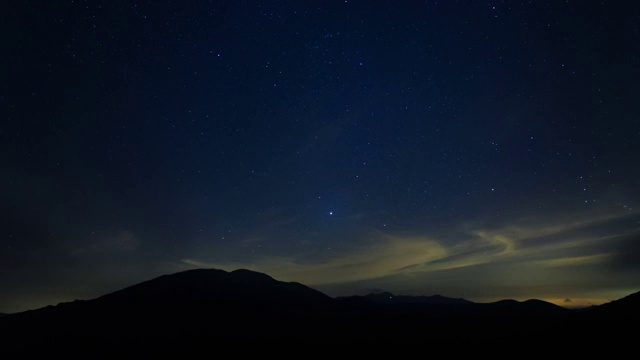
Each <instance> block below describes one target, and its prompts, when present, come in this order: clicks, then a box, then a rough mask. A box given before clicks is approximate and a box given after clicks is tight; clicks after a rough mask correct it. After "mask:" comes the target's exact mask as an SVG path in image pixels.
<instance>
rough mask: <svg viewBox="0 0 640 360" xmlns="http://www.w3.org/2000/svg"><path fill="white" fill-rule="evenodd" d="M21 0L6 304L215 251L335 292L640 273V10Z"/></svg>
mask: <svg viewBox="0 0 640 360" xmlns="http://www.w3.org/2000/svg"><path fill="white" fill-rule="evenodd" d="M622 3H623V2H621V1H616V2H613V1H611V2H609V1H602V2H598V3H596V2H591V1H587V2H583V1H555V0H554V1H517V2H516V1H471V0H470V1H455V2H454V1H445V0H441V1H414V0H411V1H409V0H407V1H364V0H362V1H357V0H348V1H344V0H342V1H310V0H304V1H294V0H289V1H249V0H245V1H231V0H227V1H224V0H216V1H185V2H182V1H77V0H76V1H47V2H23V1H12V2H11V4H9V5H6V6H5V8H4V9H3V11H2V13H3V14H2V20H1V21H0V23H1V24H2V25H0V28H1V29H2V31H1V32H0V38H1V39H2V40H1V44H2V46H1V47H0V49H1V50H0V59H1V64H2V72H1V73H0V76H1V80H2V81H0V84H1V85H2V86H1V93H0V109H1V111H2V121H1V122H0V312H13V311H20V310H26V309H31V308H35V307H40V306H45V305H49V304H56V303H58V302H61V301H71V300H74V299H77V298H81V299H88V298H93V297H96V296H99V295H102V294H104V293H107V292H111V291H114V290H118V289H120V288H122V287H125V286H128V285H132V284H134V283H137V282H140V281H144V280H148V279H150V278H152V277H155V276H159V275H163V274H167V273H172V272H177V271H182V270H186V269H191V268H199V267H215V268H221V269H225V270H233V269H236V268H247V269H251V270H256V271H261V272H265V273H268V274H269V275H271V276H273V277H275V278H276V279H279V280H287V281H298V282H302V283H305V284H307V285H310V286H312V287H314V288H316V289H319V290H321V291H323V292H325V293H327V294H329V295H332V296H338V295H355V294H365V293H368V292H371V291H379V290H387V291H391V292H394V293H398V294H414V295H422V294H424V295H432V294H442V295H446V296H452V297H464V298H467V299H469V300H473V301H492V300H497V299H503V298H513V299H520V300H523V299H528V298H540V299H544V300H548V301H552V302H555V303H557V304H560V305H563V306H583V305H587V304H590V303H593V304H598V303H601V302H603V301H608V300H610V299H616V298H619V297H622V296H624V295H627V294H629V293H631V292H635V291H638V290H640V166H639V165H640V160H639V158H640V11H639V9H638V7H636V6H633V5H626V7H625V5H622Z"/></svg>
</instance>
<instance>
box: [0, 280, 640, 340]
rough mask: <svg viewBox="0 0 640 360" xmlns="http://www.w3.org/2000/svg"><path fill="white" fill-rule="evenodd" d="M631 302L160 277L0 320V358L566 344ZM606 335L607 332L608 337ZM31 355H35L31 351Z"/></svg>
mask: <svg viewBox="0 0 640 360" xmlns="http://www.w3.org/2000/svg"><path fill="white" fill-rule="evenodd" d="M639 310H640V293H635V294H632V295H630V296H628V297H626V298H623V299H620V300H617V301H614V302H611V303H609V304H605V305H602V306H599V307H594V308H592V309H588V310H584V311H581V312H575V311H571V310H568V309H565V308H562V307H559V306H557V305H554V304H551V303H548V302H545V301H541V300H528V301H524V302H519V301H515V300H503V301H498V302H494V303H486V304H481V303H473V302H471V301H468V300H465V299H454V298H448V297H444V296H440V295H434V296H396V295H393V294H391V293H378V294H369V295H367V296H355V297H342V298H336V299H333V298H331V297H329V296H327V295H325V294H323V293H321V292H319V291H316V290H314V289H312V288H309V287H307V286H305V285H302V284H299V283H288V282H281V281H277V280H275V279H273V278H271V277H269V276H268V275H265V274H261V273H257V272H253V271H248V270H236V271H232V272H226V271H222V270H215V269H206V270H204V269H200V270H190V271H185V272H180V273H176V274H172V275H165V276H161V277H158V278H156V279H153V280H150V281H146V282H143V283H140V284H137V285H134V286H131V287H128V288H125V289H122V290H119V291H116V292H114V293H111V294H107V295H104V296H102V297H99V298H97V299H94V300H86V301H81V300H77V301H74V302H71V303H61V304H58V305H57V306H47V307H45V308H42V309H38V310H32V311H25V312H22V313H16V314H9V315H6V316H4V317H2V319H0V339H3V340H4V341H3V342H4V344H8V347H7V345H3V346H4V348H5V349H7V348H10V347H11V346H15V347H16V348H17V349H29V348H30V347H29V346H31V345H47V346H60V347H64V346H73V344H78V343H82V344H85V345H86V344H93V345H95V346H101V347H104V346H110V347H123V346H124V347H144V346H149V345H154V346H155V345H157V344H161V345H163V346H165V345H168V344H171V345H172V346H198V345H200V346H206V347H208V346H212V344H218V345H219V346H228V344H231V343H258V342H259V343H264V342H268V343H272V342H283V341H284V342H288V343H296V344H299V343H315V344H327V343H345V344H353V343H380V344H391V343H423V342H424V341H426V340H425V339H428V341H429V343H430V344H431V345H430V346H431V347H435V348H437V347H442V346H444V345H445V344H447V343H449V342H450V341H456V342H463V343H465V344H467V345H470V344H476V345H483V344H484V345H486V344H490V343H492V341H496V339H500V341H501V342H505V343H515V344H525V343H528V342H531V341H535V343H536V344H547V345H549V344H566V341H567V339H569V338H570V337H572V336H575V337H576V338H579V339H581V340H585V339H589V338H590V336H593V334H594V333H593V332H590V330H591V329H600V328H603V329H604V328H607V329H609V330H608V333H611V332H612V331H613V332H615V329H620V328H619V327H616V325H617V323H618V322H622V321H625V320H624V319H629V318H632V319H638V318H639V316H638V315H639V314H640V312H639ZM612 329H613V330H612ZM34 348H36V347H34Z"/></svg>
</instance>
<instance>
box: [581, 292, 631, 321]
mask: <svg viewBox="0 0 640 360" xmlns="http://www.w3.org/2000/svg"><path fill="white" fill-rule="evenodd" d="M587 313H590V314H591V316H596V317H602V318H611V319H628V320H631V319H633V320H640V292H636V293H633V294H631V295H628V296H625V297H623V298H622V299H618V300H614V301H611V302H608V303H606V304H602V305H600V306H596V307H594V308H592V309H590V310H589V311H588V312H587Z"/></svg>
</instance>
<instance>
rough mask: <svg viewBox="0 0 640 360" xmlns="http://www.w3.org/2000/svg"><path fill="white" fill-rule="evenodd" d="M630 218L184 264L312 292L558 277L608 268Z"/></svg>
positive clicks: (382, 238)
mask: <svg viewBox="0 0 640 360" xmlns="http://www.w3.org/2000/svg"><path fill="white" fill-rule="evenodd" d="M636 216H637V215H636ZM628 217H629V214H622V215H615V214H607V215H604V216H601V217H598V218H590V219H588V220H581V219H566V220H565V224H564V225H563V224H560V223H558V222H557V220H547V221H545V220H544V219H538V220H537V221H536V222H533V221H530V222H528V223H527V222H522V221H518V222H514V224H510V225H508V226H503V227H498V228H482V227H481V226H476V227H475V228H468V227H465V229H466V230H465V232H464V233H461V235H460V238H459V239H456V240H455V241H451V239H448V240H446V241H445V240H440V239H438V238H437V237H434V236H430V235H423V236H416V235H403V234H381V233H375V234H372V235H371V238H372V239H373V240H371V241H370V242H367V243H366V244H362V245H361V246H359V247H355V248H353V249H351V250H350V251H348V252H342V253H337V254H335V255H334V256H326V257H325V258H323V259H320V260H317V259H316V260H310V259H309V258H307V257H305V256H303V255H302V254H300V255H294V256H287V257H284V256H272V255H262V256H259V257H257V258H254V259H253V261H228V260H227V261H220V260H218V261H214V260H208V261H207V260H202V259H194V258H186V259H182V260H180V262H179V263H180V264H181V266H184V267H215V268H222V269H229V270H231V269H236V268H249V269H253V270H256V271H262V272H266V273H269V274H270V275H272V276H274V277H276V278H278V279H282V280H289V281H299V282H303V283H306V284H309V285H326V284H340V283H349V282H358V281H364V280H371V279H379V278H384V277H389V276H395V275H405V274H419V273H431V272H437V271H446V270H452V269H460V268H467V267H474V266H479V265H487V264H501V266H506V268H507V269H509V271H512V272H513V273H514V274H517V273H518V272H524V271H531V269H536V268H538V269H541V270H545V269H546V270H545V271H550V269H551V270H553V269H558V271H560V269H562V268H567V267H575V266H599V265H600V264H602V263H606V262H608V261H610V260H611V259H612V258H613V256H615V254H614V253H613V252H612V251H611V250H610V249H609V248H608V246H607V244H609V243H610V242H612V241H613V240H612V238H614V240H615V238H617V237H618V236H624V235H625V234H628V233H630V232H633V231H636V228H635V227H634V226H626V227H620V226H617V224H620V223H621V222H625V221H626V220H625V219H627V218H628ZM628 223H635V222H628ZM612 224H616V226H612ZM603 234H605V235H603ZM606 234H608V235H606Z"/></svg>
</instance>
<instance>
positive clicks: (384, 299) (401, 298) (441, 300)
mask: <svg viewBox="0 0 640 360" xmlns="http://www.w3.org/2000/svg"><path fill="white" fill-rule="evenodd" d="M364 297H365V298H366V299H367V300H371V301H373V302H375V303H378V304H473V302H471V301H469V300H465V299H455V298H449V297H446V296H441V295H433V296H406V295H398V296H396V295H393V294H392V293H390V292H383V293H375V294H369V295H365V296H364Z"/></svg>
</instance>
